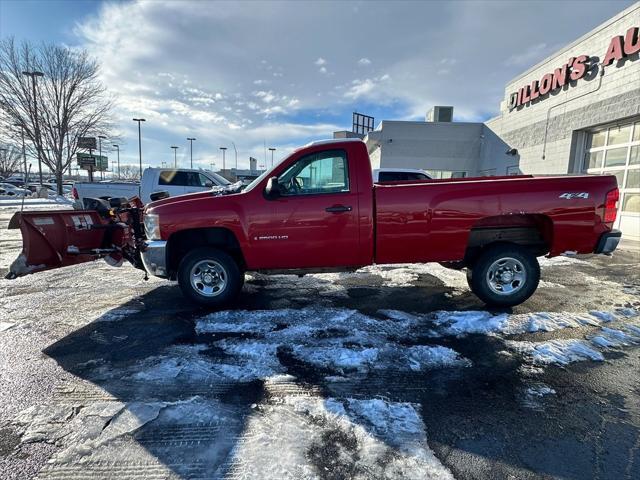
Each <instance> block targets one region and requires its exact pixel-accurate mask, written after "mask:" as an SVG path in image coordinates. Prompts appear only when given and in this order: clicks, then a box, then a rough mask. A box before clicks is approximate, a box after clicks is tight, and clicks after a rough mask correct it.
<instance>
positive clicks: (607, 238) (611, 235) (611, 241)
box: [595, 230, 622, 254]
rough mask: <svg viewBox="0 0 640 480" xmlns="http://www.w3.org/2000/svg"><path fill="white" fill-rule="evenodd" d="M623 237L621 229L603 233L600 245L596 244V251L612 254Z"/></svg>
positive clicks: (599, 241)
mask: <svg viewBox="0 0 640 480" xmlns="http://www.w3.org/2000/svg"><path fill="white" fill-rule="evenodd" d="M621 237H622V232H621V231H620V230H611V231H610V232H605V233H603V234H602V235H601V236H600V240H598V245H596V249H595V253H604V254H610V253H611V252H613V251H614V250H615V249H616V248H618V244H619V243H620V238H621Z"/></svg>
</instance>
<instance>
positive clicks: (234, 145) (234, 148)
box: [231, 142, 238, 171]
mask: <svg viewBox="0 0 640 480" xmlns="http://www.w3.org/2000/svg"><path fill="white" fill-rule="evenodd" d="M231 145H233V151H234V152H236V171H237V170H238V149H237V148H236V144H235V143H234V142H231Z"/></svg>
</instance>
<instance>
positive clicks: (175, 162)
mask: <svg viewBox="0 0 640 480" xmlns="http://www.w3.org/2000/svg"><path fill="white" fill-rule="evenodd" d="M171 148H173V168H178V147H176V146H175V145H172V146H171Z"/></svg>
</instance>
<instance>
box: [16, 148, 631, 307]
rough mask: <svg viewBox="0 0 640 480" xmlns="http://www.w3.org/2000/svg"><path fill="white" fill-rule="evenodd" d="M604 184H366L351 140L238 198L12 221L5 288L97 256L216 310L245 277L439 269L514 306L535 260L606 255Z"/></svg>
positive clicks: (291, 161)
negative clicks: (462, 273)
mask: <svg viewBox="0 0 640 480" xmlns="http://www.w3.org/2000/svg"><path fill="white" fill-rule="evenodd" d="M617 201H618V189H617V186H616V179H615V177H614V176H574V177H572V176H558V177H533V176H518V177H483V178H463V179H447V180H423V181H413V182H396V183H393V184H384V185H378V184H375V185H374V184H373V182H372V177H371V165H370V163H369V157H368V153H367V149H366V146H365V144H364V143H363V142H361V141H359V140H339V141H321V142H315V143H312V144H310V145H308V146H305V147H303V148H301V149H298V150H297V151H295V152H294V153H293V154H291V155H290V156H289V157H288V158H286V159H285V160H284V161H283V162H281V163H280V164H279V165H277V166H276V167H274V168H273V169H272V170H271V171H268V172H265V173H264V174H263V175H261V176H260V177H259V178H257V179H256V180H255V181H254V182H253V183H251V184H250V185H249V186H248V187H247V188H245V189H244V190H242V191H240V190H239V188H235V187H234V186H230V187H220V188H214V189H212V190H211V191H207V192H201V193H196V194H191V195H184V196H180V197H175V198H165V199H161V200H159V201H154V202H152V203H150V204H149V205H147V206H146V207H144V208H143V207H142V205H141V204H140V202H139V201H138V200H137V199H133V200H126V199H111V201H110V203H109V204H106V202H105V201H104V200H96V201H95V202H94V204H93V205H92V206H90V208H88V209H85V210H62V211H55V212H52V211H46V212H28V213H26V212H25V213H16V214H15V216H14V217H13V218H12V220H11V222H10V225H9V228H21V230H22V236H23V252H22V254H21V255H20V257H19V258H18V259H17V260H16V262H14V264H13V265H12V266H11V268H10V273H9V275H10V276H17V275H22V274H25V273H31V272H35V271H39V270H45V269H50V268H57V267H63V266H66V265H71V264H76V263H81V262H85V261H90V260H94V259H96V258H100V257H106V259H107V260H108V261H110V262H111V263H117V262H121V261H122V260H123V259H127V260H129V261H130V262H131V263H133V264H134V265H135V266H136V267H138V268H140V269H144V270H146V271H147V272H148V273H150V274H152V275H156V276H159V277H163V278H169V279H174V280H175V279H177V280H178V282H179V284H180V287H181V289H182V291H183V293H184V295H185V296H186V297H188V298H189V299H191V300H193V301H196V302H199V303H201V304H204V305H209V306H221V305H223V304H225V303H227V302H228V301H229V300H231V299H232V298H234V297H235V296H236V294H237V293H238V292H239V291H240V290H241V288H242V284H243V279H244V272H247V271H260V272H265V273H293V274H304V273H311V272H326V271H349V270H355V269H357V268H360V267H363V266H365V265H370V264H373V263H378V264H393V263H417V262H420V263H422V262H441V263H444V264H446V265H449V266H452V267H454V268H466V269H467V277H468V280H469V286H470V288H471V290H472V291H473V292H474V293H475V294H476V295H477V296H478V297H479V298H481V299H482V300H483V301H485V302H486V303H488V304H492V305H499V306H510V305H517V304H519V303H521V302H523V301H525V300H526V299H527V298H528V297H529V296H531V295H532V294H533V292H534V291H535V290H536V288H537V286H538V281H539V278H540V267H539V265H538V262H537V258H536V257H538V256H542V255H549V256H556V255H560V254H562V253H564V252H568V251H571V252H576V253H610V252H612V251H613V250H615V248H616V247H617V245H618V242H619V240H620V232H619V231H616V230H613V228H612V226H613V223H614V221H615V218H616V208H617Z"/></svg>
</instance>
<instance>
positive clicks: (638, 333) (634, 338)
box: [591, 325, 640, 348]
mask: <svg viewBox="0 0 640 480" xmlns="http://www.w3.org/2000/svg"><path fill="white" fill-rule="evenodd" d="M623 328H625V330H628V331H627V332H623V331H622V330H616V329H614V328H608V327H602V328H601V329H600V334H599V335H596V336H594V337H591V343H593V344H594V345H596V346H598V347H600V348H613V347H621V346H628V345H635V344H637V343H640V328H639V327H636V326H635V325H625V326H624V327H623Z"/></svg>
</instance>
